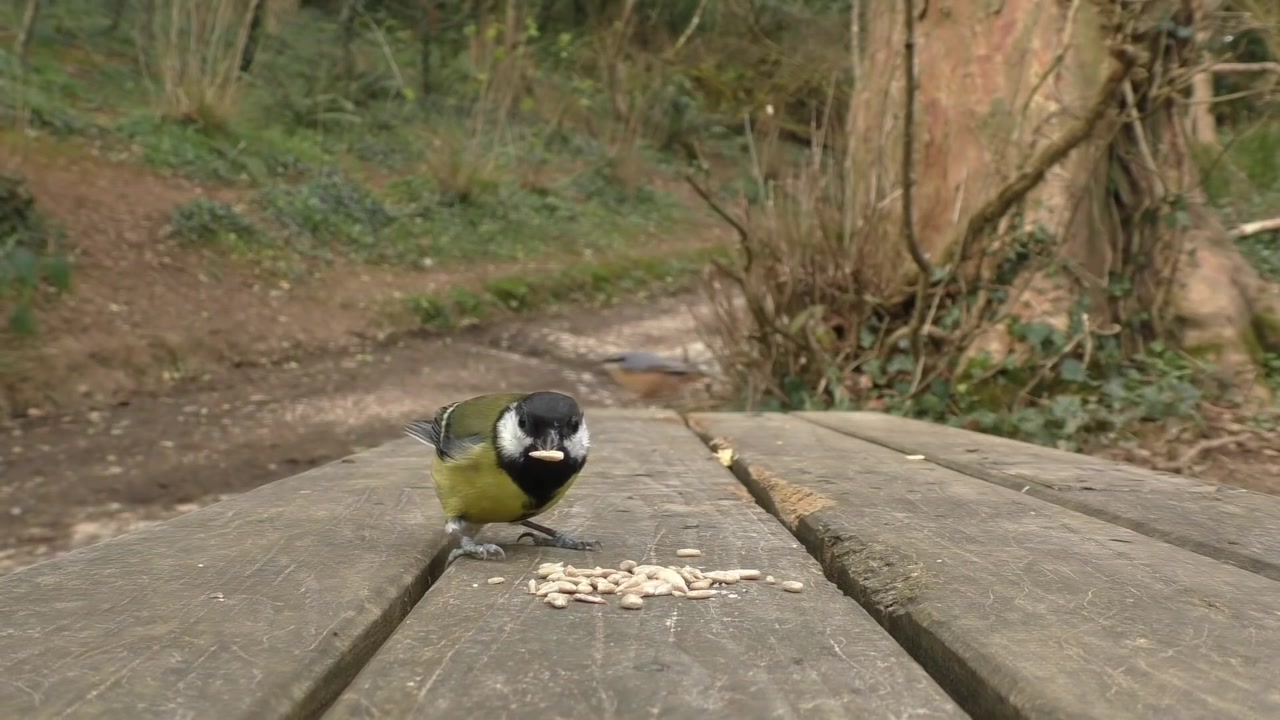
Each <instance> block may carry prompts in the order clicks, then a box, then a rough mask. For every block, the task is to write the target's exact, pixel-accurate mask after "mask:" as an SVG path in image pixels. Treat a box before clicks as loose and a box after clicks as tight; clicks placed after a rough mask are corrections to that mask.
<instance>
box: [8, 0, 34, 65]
mask: <svg viewBox="0 0 1280 720" xmlns="http://www.w3.org/2000/svg"><path fill="white" fill-rule="evenodd" d="M39 17H40V0H27V7H26V10H24V11H23V13H22V26H21V29H20V30H19V31H18V39H17V40H15V41H14V42H13V54H14V55H16V56H17V57H18V63H19V64H21V65H26V64H27V51H28V50H29V49H30V48H31V37H32V35H34V34H35V31H36V21H37V20H38V19H39Z"/></svg>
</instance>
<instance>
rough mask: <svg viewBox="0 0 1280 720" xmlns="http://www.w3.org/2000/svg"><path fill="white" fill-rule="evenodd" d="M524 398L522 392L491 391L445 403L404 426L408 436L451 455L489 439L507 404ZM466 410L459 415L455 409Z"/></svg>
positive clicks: (447, 455) (440, 454) (440, 452)
mask: <svg viewBox="0 0 1280 720" xmlns="http://www.w3.org/2000/svg"><path fill="white" fill-rule="evenodd" d="M522 397H524V395H523V394H522V393H495V394H493V395H480V396H478V397H473V398H471V399H469V400H463V401H461V402H455V403H449V404H448V405H444V406H442V407H441V408H440V409H439V410H437V411H436V414H435V417H433V418H432V419H431V420H416V421H414V422H411V423H409V424H408V425H407V426H405V433H406V434H408V435H409V437H412V438H414V439H415V440H418V441H419V442H422V443H426V444H427V445H431V446H433V447H435V449H436V454H437V455H439V456H440V457H441V458H452V457H455V456H457V455H458V454H459V453H460V452H462V451H464V450H466V449H467V448H469V447H472V446H475V445H479V444H481V443H484V442H491V441H492V440H491V436H492V435H493V426H494V424H495V423H496V422H497V421H498V415H500V414H501V413H502V409H503V408H505V407H506V406H507V405H510V404H511V403H513V402H515V401H516V400H519V399H520V398H522ZM464 405H465V406H466V412H465V413H463V414H461V415H460V414H459V413H458V410H459V408H461V407H463V406H464Z"/></svg>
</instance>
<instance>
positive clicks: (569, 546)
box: [516, 532, 601, 550]
mask: <svg viewBox="0 0 1280 720" xmlns="http://www.w3.org/2000/svg"><path fill="white" fill-rule="evenodd" d="M526 537H527V538H529V541H530V542H532V543H533V544H534V545H538V546H541V547H558V548H564V549H566V550H599V549H601V545H600V541H599V540H579V539H578V538H575V537H573V536H572V535H565V534H564V533H561V532H558V533H555V534H554V535H551V536H550V537H547V536H544V535H535V534H534V533H531V532H526V533H520V537H518V538H516V542H520V541H521V540H523V539H525V538H526Z"/></svg>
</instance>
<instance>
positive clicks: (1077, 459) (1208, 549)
mask: <svg viewBox="0 0 1280 720" xmlns="http://www.w3.org/2000/svg"><path fill="white" fill-rule="evenodd" d="M795 415H796V416H797V417H800V418H803V419H804V420H807V421H809V422H814V423H817V424H819V425H822V426H823V427H827V428H831V429H832V430H837V431H840V432H842V433H845V434H848V435H852V436H854V437H858V438H862V439H863V440H869V441H871V442H873V443H876V444H877V445H883V446H885V447H888V448H892V449H894V450H897V451H899V452H901V453H903V454H907V455H916V454H918V455H924V456H925V457H926V458H928V459H929V460H930V461H931V462H934V463H937V464H939V465H942V466H944V467H949V468H951V469H952V470H956V471H958V472H962V473H964V474H966V475H971V476H973V477H976V478H981V479H982V480H986V481H987V482H991V483H995V484H997V485H1002V486H1004V487H1007V488H1010V489H1012V490H1017V491H1020V492H1023V491H1025V492H1026V493H1027V494H1028V495H1033V496H1035V497H1038V498H1040V499H1041V500H1048V501H1049V502H1051V503H1054V504H1055V505H1061V506H1062V507H1065V508H1070V509H1072V510H1075V511H1076V512H1081V513H1084V514H1086V515H1092V516H1093V517H1096V518H1101V519H1103V520H1106V521H1107V522H1111V523H1114V524H1116V525H1120V526H1122V527H1127V528H1129V529H1130V530H1134V531H1137V532H1140V533H1142V534H1143V535H1147V536H1150V537H1153V538H1156V539H1157V540H1164V541H1165V542H1168V543H1172V544H1174V545H1177V546H1178V547H1182V548H1186V549H1188V550H1191V551H1193V552H1198V553H1200V554H1201V555H1207V556H1209V557H1211V558H1216V559H1218V560H1222V561H1223V562H1229V563H1231V564H1232V565H1235V566H1237V567H1241V568H1244V569H1245V570H1249V571H1250V572H1256V573H1258V574H1260V575H1265V576H1266V577H1269V578H1271V579H1272V580H1280V498H1278V497H1273V496H1271V495H1265V494H1262V493H1256V492H1251V491H1249V490H1244V489H1241V488H1233V487H1228V486H1223V485H1212V484H1209V483H1204V482H1201V481H1198V480H1194V479H1192V478H1188V477H1184V476H1182V475H1174V474H1173V473H1164V472H1156V471H1154V470H1147V469H1144V468H1139V467H1135V466H1133V465H1128V464H1125V463H1120V462H1115V461H1111V460H1105V459H1103V458H1096V457H1090V456H1088V455H1081V454H1078V453H1071V452H1066V451H1064V450H1056V449H1054V448H1047V447H1040V446H1038V445H1029V444H1027V443H1021V442H1017V441H1015V440H1010V439H1008V438H1001V437H995V436H992V435H984V434H982V433H976V432H971V431H968V430H961V429H959V428H952V427H946V426H939V425H933V424H930V423H925V422H920V421H917V420H908V419H905V418H899V417H893V416H890V415H884V414H880V413H868V412H850V413H844V412H841V413H820V412H818V413H809V412H806V413H795Z"/></svg>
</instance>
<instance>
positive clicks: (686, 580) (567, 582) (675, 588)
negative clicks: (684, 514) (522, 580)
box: [489, 549, 804, 610]
mask: <svg viewBox="0 0 1280 720" xmlns="http://www.w3.org/2000/svg"><path fill="white" fill-rule="evenodd" d="M701 555H702V553H701V552H700V551H698V550H693V549H683V550H678V551H677V552H676V556H677V557H681V558H689V557H699V556H701ZM537 575H538V578H539V579H535V580H530V581H529V585H528V592H529V594H530V595H533V596H535V597H540V598H542V601H543V602H544V603H546V604H548V605H550V606H551V607H554V608H564V607H568V606H569V603H570V602H574V601H576V602H583V603H592V604H597V605H602V604H608V603H607V601H606V600H605V598H604V596H606V595H617V596H620V598H619V600H618V605H619V606H621V607H622V608H624V609H627V610H638V609H640V608H642V607H644V598H646V597H661V596H665V595H670V596H672V597H678V598H686V599H689V600H705V599H707V598H710V597H714V596H716V595H718V594H720V592H722V590H721V589H719V588H720V587H722V586H725V585H734V584H737V583H738V581H740V580H760V579H762V578H763V580H764V582H765V583H767V584H769V585H775V584H779V583H778V581H777V580H775V579H774V577H773V576H772V575H769V576H765V575H764V574H763V573H761V572H760V571H759V570H749V569H740V570H710V571H706V570H700V569H698V568H695V567H691V566H689V565H684V566H683V567H681V566H677V565H665V566H664V565H648V564H644V565H642V564H640V563H637V562H636V561H634V560H623V561H622V562H621V563H618V567H617V568H602V567H596V568H576V567H574V566H572V565H565V564H564V563H563V562H558V563H543V564H542V565H540V566H539V567H538V571H537ZM503 581H504V580H503V579H499V578H492V579H490V580H489V583H490V584H497V583H501V582H503ZM780 586H781V588H782V589H783V590H785V591H787V592H796V593H798V592H800V591H802V590H804V583H800V582H796V581H794V580H790V581H786V582H783V583H781V584H780Z"/></svg>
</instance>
